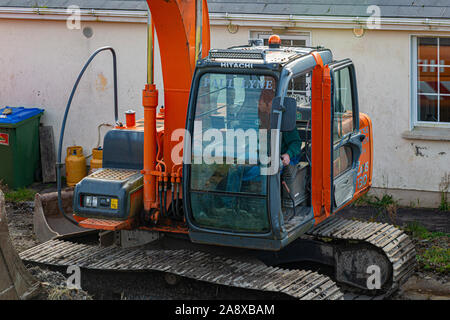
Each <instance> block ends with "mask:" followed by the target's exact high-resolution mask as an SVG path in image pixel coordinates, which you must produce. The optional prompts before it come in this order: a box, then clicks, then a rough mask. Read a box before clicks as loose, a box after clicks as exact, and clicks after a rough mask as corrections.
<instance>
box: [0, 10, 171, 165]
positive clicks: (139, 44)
mask: <svg viewBox="0 0 450 320" xmlns="http://www.w3.org/2000/svg"><path fill="white" fill-rule="evenodd" d="M84 27H91V28H92V30H93V36H92V37H91V38H86V37H85V36H84V35H83V32H82V30H69V29H68V28H67V27H66V22H65V21H40V20H6V19H0V43H1V44H2V45H1V47H2V50H1V54H0V106H5V105H8V106H24V107H39V108H43V109H45V113H44V116H43V118H42V122H43V123H44V124H45V125H52V126H53V131H54V135H55V143H58V141H59V131H60V125H61V122H62V119H63V114H64V110H65V108H66V104H67V100H68V98H69V95H70V92H71V90H72V87H73V85H74V83H75V80H76V79H77V76H78V74H79V72H80V71H81V68H82V67H83V65H84V64H85V63H86V61H87V59H88V58H89V56H90V55H91V54H92V53H93V52H94V51H95V50H96V49H98V48H100V47H102V46H112V47H113V48H114V49H115V50H116V53H117V65H118V88H119V90H118V97H119V116H120V120H121V121H123V122H124V121H125V119H124V115H123V113H124V112H125V111H126V110H128V109H133V110H135V111H136V112H137V117H138V118H141V117H143V108H142V102H141V101H142V89H143V88H144V85H145V83H146V79H147V78H146V75H147V68H146V52H147V51H146V50H147V43H146V39H147V36H146V26H145V24H138V23H105V22H102V23H97V22H82V28H84ZM157 64H158V65H157V67H159V68H160V62H159V59H158V61H157ZM159 73H160V72H159ZM161 83H162V79H161V78H160V77H158V78H157V84H158V86H159V87H161ZM113 94H114V86H113V72H112V56H111V54H110V53H109V52H103V53H100V54H99V55H98V56H97V57H96V58H95V59H94V61H93V62H92V63H91V65H90V67H89V68H88V70H87V71H86V73H85V75H84V76H83V79H82V80H81V83H80V85H79V88H78V90H77V93H76V95H75V97H74V100H73V103H72V106H71V109H70V113H69V118H68V123H67V126H66V133H65V137H64V146H65V147H67V146H69V145H81V146H82V147H83V149H84V154H85V155H88V154H90V152H91V151H90V149H92V148H94V147H95V146H96V145H97V135H98V131H97V127H98V125H99V124H101V123H105V122H106V123H110V124H114V100H113V96H114V95H113ZM162 94H163V92H161V96H162ZM104 132H106V130H105V129H102V135H103V134H104ZM65 147H64V149H65ZM63 156H64V157H65V151H64V153H63Z"/></svg>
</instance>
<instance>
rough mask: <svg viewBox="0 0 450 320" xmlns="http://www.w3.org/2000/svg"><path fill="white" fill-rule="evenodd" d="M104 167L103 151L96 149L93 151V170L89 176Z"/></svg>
mask: <svg viewBox="0 0 450 320" xmlns="http://www.w3.org/2000/svg"><path fill="white" fill-rule="evenodd" d="M102 167H103V149H101V148H94V149H92V159H91V169H90V170H89V174H91V173H94V172H95V171H97V170H98V169H100V168H102Z"/></svg>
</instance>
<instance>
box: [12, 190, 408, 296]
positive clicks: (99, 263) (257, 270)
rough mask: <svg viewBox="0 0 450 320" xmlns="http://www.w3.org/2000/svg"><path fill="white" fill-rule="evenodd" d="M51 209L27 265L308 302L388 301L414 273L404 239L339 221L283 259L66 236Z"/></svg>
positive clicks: (171, 241) (161, 242) (181, 242)
mask: <svg viewBox="0 0 450 320" xmlns="http://www.w3.org/2000/svg"><path fill="white" fill-rule="evenodd" d="M70 195H71V192H70V191H68V192H65V193H64V198H65V206H66V209H68V210H71V207H70V204H71V201H70V200H71V197H70ZM52 202H53V205H54V203H55V202H56V194H53V195H52V194H48V195H37V196H36V205H35V210H36V211H35V216H38V217H41V218H44V220H50V223H48V224H47V228H49V229H51V230H44V231H43V229H42V223H40V224H36V223H35V232H36V233H37V237H38V238H39V239H41V240H43V241H45V242H43V243H42V244H40V245H38V246H36V247H34V248H31V249H29V250H26V251H24V252H22V253H21V254H20V258H21V259H22V260H23V261H25V262H27V263H29V264H37V265H45V266H53V267H68V266H71V265H77V266H79V267H80V268H81V269H86V270H95V271H109V272H111V271H115V272H123V271H129V272H142V271H159V272H162V273H164V274H165V275H172V276H173V275H174V276H178V277H182V278H188V279H194V280H200V281H204V282H208V283H212V284H217V285H223V286H230V287H237V288H245V289H250V290H259V291H269V292H277V293H284V294H286V295H287V296H291V297H293V298H297V299H305V300H310V299H317V300H323V299H332V300H335V299H343V298H344V297H345V298H349V297H350V298H355V297H358V298H360V299H361V298H365V299H374V298H378V299H380V298H386V297H389V296H390V295H392V294H393V293H394V292H395V291H396V290H397V289H398V288H399V286H400V285H401V284H402V283H403V282H404V281H405V280H406V279H408V277H409V276H410V275H411V273H413V272H414V267H415V255H416V254H415V249H414V245H413V243H412V242H411V240H410V239H409V237H408V236H407V235H406V234H405V233H404V232H403V231H401V230H399V229H397V228H396V227H393V226H391V225H389V224H382V223H374V222H361V221H356V220H355V221H353V220H347V219H342V218H338V217H333V218H329V219H327V220H325V221H324V222H323V223H321V224H319V225H317V226H316V227H314V228H313V229H311V230H310V231H308V232H307V233H306V234H305V235H304V236H302V237H301V238H299V239H297V240H296V241H294V242H292V243H291V244H290V245H288V246H287V247H286V248H284V249H282V250H281V251H278V252H267V251H259V250H248V249H238V248H227V247H217V246H210V245H199V244H194V243H191V242H190V241H189V239H188V238H187V237H183V236H182V235H172V236H170V235H163V234H162V233H149V232H143V233H145V234H146V235H147V237H145V238H139V237H138V236H137V235H136V234H134V233H135V232H136V231H126V230H122V231H110V232H103V233H100V235H97V234H95V231H88V232H86V231H82V232H73V230H72V232H70V233H64V231H67V230H66V229H65V228H64V229H61V230H58V229H57V228H58V227H60V226H62V225H64V224H66V225H67V222H66V221H65V220H64V218H63V217H61V216H59V218H58V215H56V216H55V215H53V214H54V212H52V211H51V208H53V207H52ZM44 208H46V209H49V210H50V211H46V210H45V209H44ZM52 219H53V220H52ZM57 219H61V220H60V221H57ZM55 220H56V221H55ZM64 222H65V223H64ZM93 232H94V233H93ZM132 233H133V234H132ZM49 234H51V235H52V236H50V237H48V235H49ZM148 235H151V237H149V236H148ZM95 237H99V238H100V245H99V244H92V241H91V240H92V239H95ZM108 238H109V239H110V241H107V239H108ZM87 239H89V241H87ZM124 239H126V240H124ZM133 241H134V242H133ZM305 262H313V263H317V264H320V265H323V266H328V267H330V268H331V269H332V270H333V271H332V274H328V275H323V274H320V273H318V272H316V271H311V270H308V269H305V268H304V267H303V264H302V263H305ZM377 276H379V278H376V277H377Z"/></svg>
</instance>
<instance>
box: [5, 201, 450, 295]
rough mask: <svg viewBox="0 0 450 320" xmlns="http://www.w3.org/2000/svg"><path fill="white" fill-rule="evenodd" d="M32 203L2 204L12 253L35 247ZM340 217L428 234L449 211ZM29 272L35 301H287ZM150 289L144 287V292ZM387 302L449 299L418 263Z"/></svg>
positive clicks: (137, 279) (442, 283)
mask: <svg viewBox="0 0 450 320" xmlns="http://www.w3.org/2000/svg"><path fill="white" fill-rule="evenodd" d="M33 206H34V203H33V202H21V203H12V202H9V203H7V204H6V211H7V218H8V223H9V230H10V236H11V240H12V242H13V244H14V246H15V248H16V250H17V251H18V252H22V251H24V250H26V249H29V248H31V247H33V246H35V245H37V244H38V241H37V240H36V238H35V236H34V234H33ZM340 215H341V216H343V217H346V218H357V219H361V220H371V221H383V222H388V223H394V224H395V225H397V226H405V225H407V224H408V223H409V222H413V221H420V223H421V224H422V225H424V226H425V227H426V228H427V229H428V230H430V231H438V232H446V233H449V232H450V219H449V218H450V213H449V212H447V213H442V212H439V211H436V210H427V209H410V208H399V209H398V210H397V213H396V216H395V221H392V217H389V216H388V215H385V214H379V213H378V212H377V211H376V210H375V209H373V208H370V207H349V208H346V209H344V210H343V211H342V212H341V213H340ZM414 242H415V245H416V250H417V252H418V253H421V252H424V251H425V250H427V249H429V248H431V247H434V246H439V247H442V248H446V249H448V248H449V245H450V243H449V237H437V238H433V239H428V240H423V239H414ZM28 267H29V269H30V271H31V273H32V274H33V275H34V276H35V277H36V278H37V279H38V280H39V281H40V282H41V283H43V285H42V287H43V291H42V294H41V295H40V296H39V297H38V299H76V300H86V299H137V300H139V299H153V300H171V299H200V300H201V299H236V297H239V298H240V299H287V298H288V297H286V296H284V295H273V294H266V293H260V292H248V291H247V290H239V289H228V288H222V287H219V286H215V285H209V284H204V283H202V282H198V281H190V280H182V282H183V285H181V286H170V285H168V284H167V283H166V282H165V280H164V278H163V276H161V275H160V274H158V273H157V272H155V273H143V274H138V275H136V274H126V273H124V274H122V275H121V277H120V279H118V278H117V277H115V275H114V274H108V273H94V272H87V273H84V274H82V288H83V289H85V290H86V291H83V290H67V289H66V286H65V283H66V275H65V273H64V271H65V270H49V269H46V268H40V267H36V266H34V267H31V266H28ZM149 288H150V289H149ZM392 299H401V300H411V299H413V300H415V299H449V300H450V279H449V274H448V273H446V272H435V271H429V270H426V269H424V268H423V267H421V266H420V264H418V267H417V270H416V273H415V274H414V276H413V277H411V278H410V279H409V280H408V281H407V282H406V283H405V284H404V285H403V286H402V288H401V289H400V290H399V291H398V292H397V293H396V294H395V295H394V296H393V297H392Z"/></svg>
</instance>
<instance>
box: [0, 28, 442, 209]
mask: <svg viewBox="0 0 450 320" xmlns="http://www.w3.org/2000/svg"><path fill="white" fill-rule="evenodd" d="M85 26H90V27H92V29H93V31H94V35H93V37H92V38H90V39H87V38H86V37H85V36H84V35H83V34H82V32H81V30H68V29H67V28H66V25H65V22H64V21H54V22H52V21H39V20H35V21H27V20H1V19H0V43H2V54H1V55H0V105H1V106H3V105H11V106H26V107H41V108H44V109H46V112H45V115H44V117H43V123H44V124H46V125H52V126H53V127H54V132H55V138H56V136H57V135H58V133H59V130H60V123H61V120H62V116H63V112H64V108H65V106H66V103H67V99H68V97H69V94H70V90H71V89H72V86H73V84H74V82H75V80H76V77H77V74H78V72H79V71H80V69H81V67H82V66H83V64H84V62H85V61H86V60H87V58H88V56H89V55H90V54H91V53H92V52H93V51H94V50H95V49H97V48H98V47H101V46H105V45H111V46H113V47H114V48H116V50H117V53H118V70H119V105H120V116H121V119H122V120H123V116H122V114H123V112H124V111H126V110H128V109H130V108H132V109H134V110H136V111H137V116H138V117H142V115H143V110H142V107H141V90H142V88H143V86H144V83H145V82H146V26H145V24H137V23H105V22H103V23H97V22H83V23H82V27H85ZM268 30H271V29H270V28H265V27H244V26H241V27H240V28H239V29H238V30H237V32H236V33H234V34H231V33H230V32H229V31H228V30H227V28H226V26H215V25H213V26H211V40H212V41H211V45H212V47H216V48H226V47H229V46H232V45H239V44H245V43H247V41H248V39H249V37H250V34H252V31H268ZM289 32H294V34H295V32H299V33H303V34H305V32H306V33H308V32H309V33H310V34H311V43H312V45H313V46H316V45H322V46H324V47H327V48H330V49H331V50H332V51H333V54H334V56H335V58H336V59H343V58H351V59H352V60H353V61H354V63H355V66H356V72H357V78H358V89H359V102H360V111H361V112H364V113H367V114H368V115H369V116H370V117H371V118H372V121H373V127H374V180H373V186H374V187H375V188H388V189H390V190H391V191H392V192H397V193H396V194H397V196H398V198H400V200H402V203H404V204H409V203H410V202H415V203H416V204H417V199H419V204H420V205H421V206H434V207H436V206H437V205H438V204H439V193H438V191H439V183H440V182H441V179H442V177H443V176H444V174H445V173H446V172H447V173H450V142H448V141H447V142H445V141H442V142H438V141H426V140H406V139H404V138H402V132H404V131H407V130H409V127H410V112H411V110H410V103H411V101H410V100H411V97H410V65H411V61H410V35H411V34H415V33H414V32H408V31H373V30H367V31H366V33H365V35H364V36H363V37H361V38H357V37H355V36H354V35H353V33H352V30H351V29H339V30H336V29H295V30H290V31H289ZM420 34H424V32H420ZM440 34H445V33H440ZM447 35H450V33H448V32H447ZM156 55H157V54H156ZM110 61H111V57H110V56H108V55H107V54H103V55H102V56H99V57H98V58H97V59H96V61H94V62H93V65H92V66H91V67H90V69H89V71H88V72H87V73H86V75H85V78H84V80H83V81H82V83H81V85H80V89H79V91H78V93H77V95H76V97H75V99H74V103H73V106H72V109H71V113H70V118H69V124H68V126H67V131H66V136H65V146H68V145H73V144H78V145H81V146H83V148H84V149H85V154H89V153H90V151H87V150H90V149H91V148H93V147H95V146H96V144H97V126H98V125H99V124H100V123H103V122H109V123H112V122H113V84H112V72H111V63H110ZM156 82H157V85H158V87H159V88H160V89H161V88H162V78H161V72H160V63H159V60H158V61H157V72H156ZM160 91H161V98H160V102H162V101H163V100H162V94H163V91H162V90H160ZM449 130H450V129H449ZM427 191H430V192H431V193H430V192H427Z"/></svg>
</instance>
